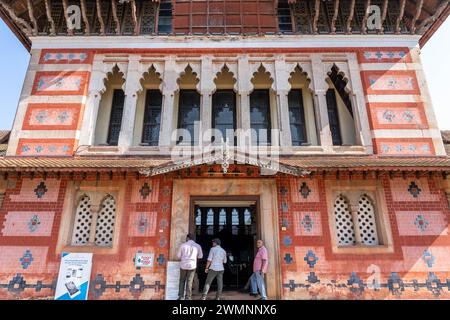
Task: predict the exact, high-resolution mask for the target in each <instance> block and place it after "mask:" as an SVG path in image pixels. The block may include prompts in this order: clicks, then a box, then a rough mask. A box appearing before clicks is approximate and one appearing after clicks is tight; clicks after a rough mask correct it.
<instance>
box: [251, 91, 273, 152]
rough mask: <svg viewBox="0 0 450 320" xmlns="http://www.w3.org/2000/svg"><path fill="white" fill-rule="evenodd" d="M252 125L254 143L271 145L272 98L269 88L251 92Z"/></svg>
mask: <svg viewBox="0 0 450 320" xmlns="http://www.w3.org/2000/svg"><path fill="white" fill-rule="evenodd" d="M250 126H251V128H252V129H253V130H255V131H256V132H254V133H253V132H252V144H253V145H270V140H271V136H270V131H271V130H270V129H271V120H270V98H269V90H266V89H263V90H254V91H253V92H252V93H251V94H250Z"/></svg>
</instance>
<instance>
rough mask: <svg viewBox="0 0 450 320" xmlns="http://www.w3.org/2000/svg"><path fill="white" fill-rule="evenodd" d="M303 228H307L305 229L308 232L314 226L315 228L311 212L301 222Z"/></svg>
mask: <svg viewBox="0 0 450 320" xmlns="http://www.w3.org/2000/svg"><path fill="white" fill-rule="evenodd" d="M301 224H302V226H303V229H305V231H307V232H311V230H312V228H313V221H312V219H311V216H310V215H309V214H306V215H305V216H304V217H303V219H302V222H301Z"/></svg>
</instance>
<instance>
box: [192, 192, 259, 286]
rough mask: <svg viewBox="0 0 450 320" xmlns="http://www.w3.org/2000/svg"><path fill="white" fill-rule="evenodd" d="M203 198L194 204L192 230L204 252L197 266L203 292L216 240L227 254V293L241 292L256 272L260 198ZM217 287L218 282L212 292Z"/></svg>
mask: <svg viewBox="0 0 450 320" xmlns="http://www.w3.org/2000/svg"><path fill="white" fill-rule="evenodd" d="M200 198H202V199H199V198H194V199H192V200H191V220H190V228H189V229H190V232H191V233H193V234H195V236H196V242H197V243H198V244H200V246H201V247H202V249H203V259H201V261H199V264H198V266H197V273H198V279H199V287H200V290H203V286H204V283H205V280H206V273H205V272H204V270H205V266H206V261H207V258H208V254H209V250H210V249H211V246H212V239H214V238H219V239H220V240H221V242H222V245H221V246H222V248H223V249H224V250H225V251H226V252H227V258H228V262H227V263H226V265H225V273H224V278H223V280H224V290H230V291H235V290H240V289H242V288H243V287H244V286H245V284H246V283H247V280H248V278H249V277H250V276H251V274H252V271H253V259H254V256H255V253H256V250H255V249H256V246H255V244H256V240H257V238H258V236H259V225H258V219H257V217H258V210H259V205H258V203H259V202H258V199H257V197H246V199H245V200H244V199H241V198H240V197H239V198H238V197H234V198H228V197H225V198H223V197H220V198H211V197H200ZM206 199H208V200H206ZM238 199H239V200H238ZM227 200H228V201H227ZM215 286H216V285H215V282H214V283H213V286H212V288H213V289H215Z"/></svg>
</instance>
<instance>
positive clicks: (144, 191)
mask: <svg viewBox="0 0 450 320" xmlns="http://www.w3.org/2000/svg"><path fill="white" fill-rule="evenodd" d="M151 192H152V189H151V188H150V186H149V185H148V183H147V182H145V183H144V184H143V185H142V187H141V189H140V190H139V193H140V194H141V196H142V198H143V199H147V197H148V195H149V194H150V193H151Z"/></svg>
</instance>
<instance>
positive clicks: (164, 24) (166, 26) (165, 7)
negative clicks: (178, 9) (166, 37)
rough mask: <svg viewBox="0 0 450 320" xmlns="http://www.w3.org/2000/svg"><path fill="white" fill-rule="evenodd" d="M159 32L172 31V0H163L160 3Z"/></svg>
mask: <svg viewBox="0 0 450 320" xmlns="http://www.w3.org/2000/svg"><path fill="white" fill-rule="evenodd" d="M158 33H159V34H164V33H172V0H163V1H161V3H160V5H159V13H158Z"/></svg>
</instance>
